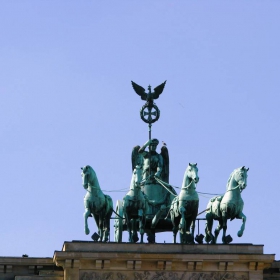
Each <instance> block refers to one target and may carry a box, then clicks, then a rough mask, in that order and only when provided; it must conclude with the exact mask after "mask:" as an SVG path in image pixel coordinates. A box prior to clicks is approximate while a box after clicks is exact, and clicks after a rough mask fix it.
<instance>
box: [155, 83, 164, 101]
mask: <svg viewBox="0 0 280 280" xmlns="http://www.w3.org/2000/svg"><path fill="white" fill-rule="evenodd" d="M165 84H166V81H165V82H164V83H162V84H161V85H159V86H157V87H156V88H154V92H153V99H157V98H158V97H159V95H160V94H161V93H162V92H163V89H164V87H165Z"/></svg>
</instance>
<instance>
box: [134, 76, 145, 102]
mask: <svg viewBox="0 0 280 280" xmlns="http://www.w3.org/2000/svg"><path fill="white" fill-rule="evenodd" d="M131 84H132V87H133V89H134V90H135V92H136V93H137V94H138V95H139V96H141V99H142V100H146V99H147V93H146V92H145V89H144V88H143V87H141V86H139V85H137V84H136V83H134V82H133V81H131Z"/></svg>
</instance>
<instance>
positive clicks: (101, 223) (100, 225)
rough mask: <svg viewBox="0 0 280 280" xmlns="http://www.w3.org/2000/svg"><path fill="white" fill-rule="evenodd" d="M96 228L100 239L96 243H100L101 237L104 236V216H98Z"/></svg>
mask: <svg viewBox="0 0 280 280" xmlns="http://www.w3.org/2000/svg"><path fill="white" fill-rule="evenodd" d="M98 228H99V235H100V238H99V240H98V241H100V242H102V241H103V236H104V214H103V213H102V214H100V215H99V221H98Z"/></svg>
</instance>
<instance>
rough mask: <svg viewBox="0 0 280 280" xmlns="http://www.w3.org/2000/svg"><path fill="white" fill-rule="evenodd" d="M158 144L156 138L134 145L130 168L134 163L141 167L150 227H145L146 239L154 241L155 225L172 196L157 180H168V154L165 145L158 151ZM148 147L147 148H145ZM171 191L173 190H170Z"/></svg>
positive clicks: (166, 210) (164, 214) (164, 211)
mask: <svg viewBox="0 0 280 280" xmlns="http://www.w3.org/2000/svg"><path fill="white" fill-rule="evenodd" d="M158 144H159V141H158V140H157V139H151V140H148V141H147V142H146V143H145V144H144V145H143V146H142V147H141V148H140V146H136V147H134V148H133V150H132V169H133V170H134V168H135V166H136V165H139V166H141V167H142V170H143V171H142V177H143V183H142V192H143V193H144V195H145V197H147V199H148V201H149V202H150V203H148V204H147V205H146V215H147V217H148V220H150V223H149V224H150V228H146V233H147V235H148V241H149V242H150V243H154V242H155V232H156V227H157V224H158V222H159V221H160V219H164V217H165V216H166V213H167V212H168V210H169V206H170V204H171V201H172V198H173V197H171V196H170V192H169V191H168V186H167V187H163V186H162V185H161V184H159V183H158V181H157V180H160V181H163V182H164V183H168V182H169V154H168V149H167V147H166V146H165V145H163V146H162V147H161V152H160V153H158V152H157V151H156V148H157V146H158ZM146 148H148V150H146ZM172 191H173V193H174V192H175V191H174V190H172Z"/></svg>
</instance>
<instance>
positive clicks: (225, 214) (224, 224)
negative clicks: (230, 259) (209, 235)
mask: <svg viewBox="0 0 280 280" xmlns="http://www.w3.org/2000/svg"><path fill="white" fill-rule="evenodd" d="M222 223H223V238H222V241H223V244H227V243H226V241H225V240H226V239H225V238H226V233H227V213H226V211H223V212H222Z"/></svg>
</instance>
